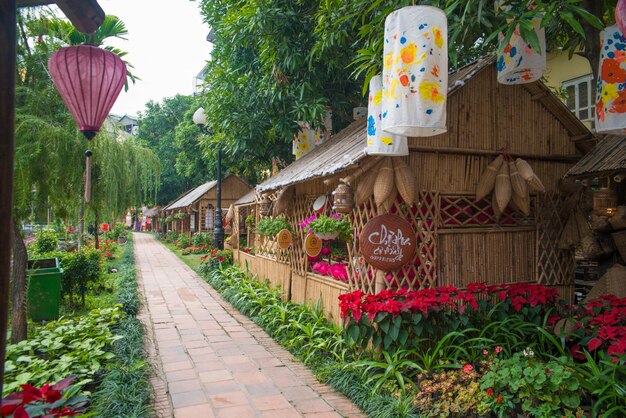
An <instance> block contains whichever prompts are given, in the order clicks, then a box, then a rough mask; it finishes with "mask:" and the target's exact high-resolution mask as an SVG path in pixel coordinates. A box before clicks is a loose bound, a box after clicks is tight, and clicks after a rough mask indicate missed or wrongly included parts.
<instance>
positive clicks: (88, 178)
mask: <svg viewBox="0 0 626 418" xmlns="http://www.w3.org/2000/svg"><path fill="white" fill-rule="evenodd" d="M92 155H93V152H91V150H87V151H85V160H86V161H85V203H89V202H90V201H91V156H92Z"/></svg>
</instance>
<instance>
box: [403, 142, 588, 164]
mask: <svg viewBox="0 0 626 418" xmlns="http://www.w3.org/2000/svg"><path fill="white" fill-rule="evenodd" d="M409 150H411V151H418V152H432V153H437V152H438V153H440V154H461V155H484V156H493V157H495V156H497V155H498V154H500V150H493V151H491V150H482V149H471V148H454V147H427V146H423V145H409ZM509 154H510V155H511V157H519V158H526V159H529V160H545V161H559V162H560V161H563V162H576V161H578V160H580V159H581V158H582V155H549V154H519V153H515V152H509Z"/></svg>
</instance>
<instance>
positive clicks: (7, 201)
mask: <svg viewBox="0 0 626 418" xmlns="http://www.w3.org/2000/svg"><path fill="white" fill-rule="evenodd" d="M16 12H17V10H16V3H15V0H0V214H1V215H0V393H2V386H3V382H4V357H5V353H6V341H7V328H8V316H9V275H10V272H11V265H10V264H11V219H12V209H13V154H14V152H15V61H16V56H15V54H16V39H15V32H16V26H17V22H16Z"/></svg>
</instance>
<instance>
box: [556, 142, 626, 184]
mask: <svg viewBox="0 0 626 418" xmlns="http://www.w3.org/2000/svg"><path fill="white" fill-rule="evenodd" d="M620 171H626V137H625V136H615V135H607V136H605V137H604V139H602V140H601V141H600V142H598V143H597V145H596V146H595V147H593V149H592V150H591V151H589V153H588V154H587V155H585V156H584V157H583V158H582V159H581V160H580V161H579V162H578V163H577V164H576V165H575V166H574V167H572V168H571V169H570V170H569V171H568V172H567V174H565V177H598V176H608V175H612V174H615V173H617V172H620Z"/></svg>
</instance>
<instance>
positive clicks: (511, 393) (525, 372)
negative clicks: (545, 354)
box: [480, 350, 580, 417]
mask: <svg viewBox="0 0 626 418" xmlns="http://www.w3.org/2000/svg"><path fill="white" fill-rule="evenodd" d="M480 387H481V389H482V390H485V391H487V390H489V389H491V391H489V393H492V395H491V396H490V397H488V398H485V399H484V400H483V403H485V404H486V405H489V406H490V408H491V409H492V410H493V411H494V412H497V413H498V414H503V413H508V412H509V411H513V410H514V409H515V408H521V411H523V412H524V413H527V414H530V416H532V417H548V416H557V415H558V416H567V417H573V416H574V413H575V411H576V409H577V408H578V407H579V405H580V396H579V391H578V389H579V387H580V383H579V381H578V378H577V376H576V374H575V371H574V369H573V363H572V362H571V360H568V359H567V358H565V357H561V358H558V359H555V360H550V361H548V362H543V361H541V360H540V359H538V358H535V357H534V356H533V355H532V352H530V351H528V350H526V351H525V352H524V353H523V354H522V353H515V354H513V356H512V357H510V358H505V359H500V358H496V359H495V360H494V361H493V364H491V365H490V369H489V371H488V372H487V373H486V374H485V375H484V376H483V378H482V379H481V384H480ZM501 416H502V415H501Z"/></svg>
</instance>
